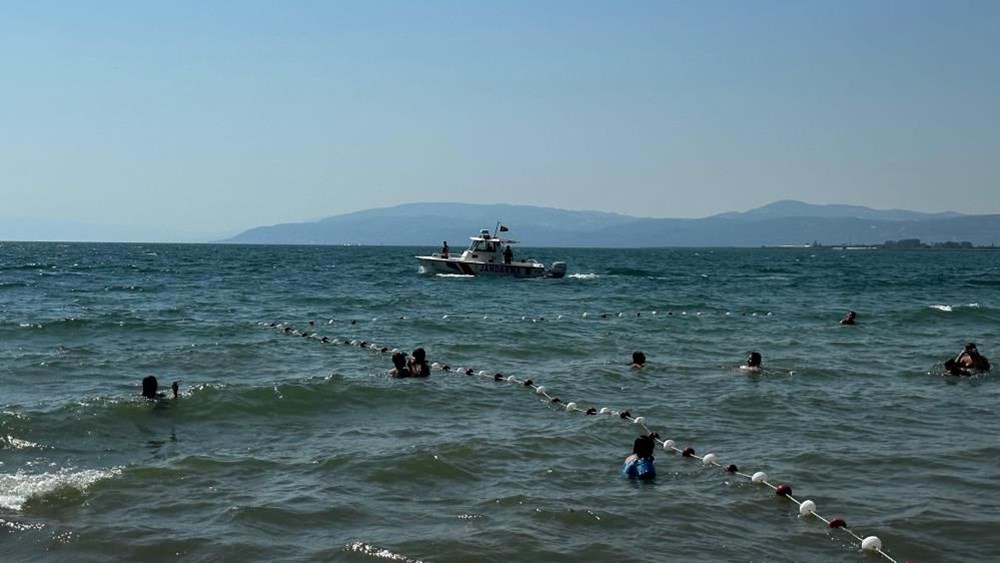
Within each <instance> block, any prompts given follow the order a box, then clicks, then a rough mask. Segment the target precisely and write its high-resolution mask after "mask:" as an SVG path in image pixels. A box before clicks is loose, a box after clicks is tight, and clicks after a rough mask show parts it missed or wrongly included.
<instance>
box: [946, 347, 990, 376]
mask: <svg viewBox="0 0 1000 563" xmlns="http://www.w3.org/2000/svg"><path fill="white" fill-rule="evenodd" d="M954 361H955V364H957V365H958V367H960V368H963V369H966V370H971V371H990V361H989V360H988V359H986V356H984V355H982V354H980V353H979V350H978V349H977V348H976V344H975V343H974V342H969V343H968V344H966V345H965V347H964V348H962V351H961V352H959V354H958V355H957V356H955V360H954ZM945 367H947V365H946V366H945Z"/></svg>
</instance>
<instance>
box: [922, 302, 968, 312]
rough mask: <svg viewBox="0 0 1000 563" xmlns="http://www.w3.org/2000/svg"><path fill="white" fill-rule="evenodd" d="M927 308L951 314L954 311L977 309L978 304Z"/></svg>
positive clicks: (931, 306)
mask: <svg viewBox="0 0 1000 563" xmlns="http://www.w3.org/2000/svg"><path fill="white" fill-rule="evenodd" d="M929 308H931V309H936V310H938V311H942V312H945V313H951V312H953V311H954V310H955V309H979V303H968V304H966V305H930V306H929Z"/></svg>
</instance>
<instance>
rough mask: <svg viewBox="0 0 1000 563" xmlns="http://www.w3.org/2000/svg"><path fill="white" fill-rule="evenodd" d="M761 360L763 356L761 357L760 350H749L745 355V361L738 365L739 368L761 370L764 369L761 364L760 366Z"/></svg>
mask: <svg viewBox="0 0 1000 563" xmlns="http://www.w3.org/2000/svg"><path fill="white" fill-rule="evenodd" d="M762 361H763V358H761V356H760V352H750V354H749V355H748V356H747V363H746V364H744V365H742V366H740V369H743V370H749V371H761V370H763V369H764V368H763V366H761V362H762Z"/></svg>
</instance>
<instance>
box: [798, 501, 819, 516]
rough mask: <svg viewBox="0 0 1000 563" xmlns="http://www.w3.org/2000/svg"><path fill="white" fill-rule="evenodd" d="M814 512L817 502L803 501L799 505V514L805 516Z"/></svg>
mask: <svg viewBox="0 0 1000 563" xmlns="http://www.w3.org/2000/svg"><path fill="white" fill-rule="evenodd" d="M813 512H816V503H815V502H813V501H811V500H805V501H802V504H800V505H799V514H801V515H803V516H809V515H810V514H812V513H813Z"/></svg>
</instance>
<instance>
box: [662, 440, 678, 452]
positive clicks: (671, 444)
mask: <svg viewBox="0 0 1000 563" xmlns="http://www.w3.org/2000/svg"><path fill="white" fill-rule="evenodd" d="M675 443H676V442H674V441H673V440H666V441H664V442H663V449H665V450H672V449H674V444H675Z"/></svg>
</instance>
